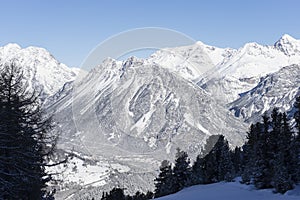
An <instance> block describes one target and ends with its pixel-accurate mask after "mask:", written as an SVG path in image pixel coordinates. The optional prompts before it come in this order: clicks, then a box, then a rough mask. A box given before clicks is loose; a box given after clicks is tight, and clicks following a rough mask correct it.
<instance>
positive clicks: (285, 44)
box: [274, 34, 300, 56]
mask: <svg viewBox="0 0 300 200" xmlns="http://www.w3.org/2000/svg"><path fill="white" fill-rule="evenodd" d="M274 46H275V48H277V49H278V50H280V51H282V52H283V53H284V54H285V55H288V56H292V55H295V53H299V52H300V41H299V40H296V39H295V38H293V37H292V36H290V35H288V34H284V35H283V36H282V37H281V38H280V39H279V40H278V41H277V42H276V43H275V44H274Z"/></svg>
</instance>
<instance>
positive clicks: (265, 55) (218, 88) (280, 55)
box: [198, 35, 300, 103]
mask: <svg viewBox="0 0 300 200" xmlns="http://www.w3.org/2000/svg"><path fill="white" fill-rule="evenodd" d="M299 63H300V41H299V40H296V39H294V38H292V37H291V36H289V35H283V36H282V37H281V38H280V39H279V40H278V41H277V42H276V43H275V45H273V46H262V45H259V44H257V43H247V44H245V45H244V46H243V47H242V48H240V49H239V50H238V51H237V52H235V53H234V54H233V55H232V56H231V57H230V59H227V60H226V61H225V62H223V63H221V64H218V65H216V70H215V71H214V72H213V73H211V74H206V77H205V78H204V79H203V80H202V81H200V82H199V83H198V84H199V85H201V87H202V88H204V89H205V90H206V91H208V92H210V93H212V94H214V95H216V97H217V98H218V99H219V100H220V101H223V102H224V103H229V102H232V101H234V100H236V99H237V98H238V97H239V94H241V93H244V92H246V91H248V90H251V89H252V88H253V87H255V86H256V85H257V84H258V82H259V80H260V78H261V77H263V76H265V75H267V74H269V73H273V72H276V71H278V70H279V69H281V68H282V67H284V66H288V65H292V64H299Z"/></svg>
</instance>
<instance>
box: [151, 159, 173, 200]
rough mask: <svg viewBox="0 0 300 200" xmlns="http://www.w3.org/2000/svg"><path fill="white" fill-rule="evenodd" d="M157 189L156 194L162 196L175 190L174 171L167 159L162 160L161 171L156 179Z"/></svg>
mask: <svg viewBox="0 0 300 200" xmlns="http://www.w3.org/2000/svg"><path fill="white" fill-rule="evenodd" d="M154 182H155V191H154V196H155V197H156V198H157V197H162V196H165V195H168V194H172V193H174V192H175V191H174V190H173V185H172V184H173V171H172V166H171V163H170V162H169V161H167V160H164V161H162V163H161V166H160V173H159V175H158V177H157V178H156V179H155V180H154Z"/></svg>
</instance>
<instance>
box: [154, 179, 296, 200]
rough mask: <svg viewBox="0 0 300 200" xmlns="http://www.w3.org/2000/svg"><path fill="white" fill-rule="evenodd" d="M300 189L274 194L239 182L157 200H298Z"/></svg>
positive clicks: (196, 188)
mask: <svg viewBox="0 0 300 200" xmlns="http://www.w3.org/2000/svg"><path fill="white" fill-rule="evenodd" d="M299 198H300V187H299V186H297V188H296V189H294V190H292V191H288V192H287V193H286V194H284V195H281V194H274V193H273V191H272V190H271V189H265V190H256V189H254V188H253V186H247V185H242V184H240V183H238V182H231V183H224V182H221V183H215V184H209V185H197V186H193V187H189V188H186V189H183V190H182V191H180V192H178V193H176V194H172V195H168V196H165V197H161V198H157V200H184V199H188V200H199V199H205V200H221V199H224V200H241V199H242V200H298V199H299Z"/></svg>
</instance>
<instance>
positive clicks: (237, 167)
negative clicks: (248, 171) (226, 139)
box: [231, 147, 243, 176]
mask: <svg viewBox="0 0 300 200" xmlns="http://www.w3.org/2000/svg"><path fill="white" fill-rule="evenodd" d="M231 156H232V163H233V166H234V171H235V173H236V175H237V176H240V175H241V172H242V168H243V167H242V166H243V153H242V150H241V147H235V149H234V152H233V153H232V154H231Z"/></svg>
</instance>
